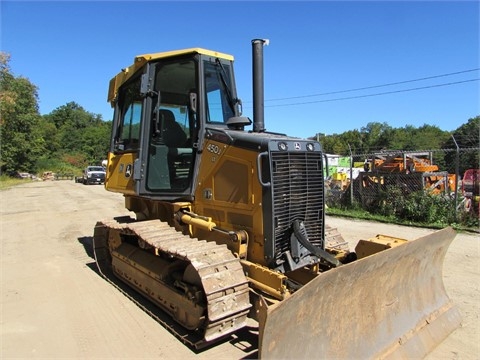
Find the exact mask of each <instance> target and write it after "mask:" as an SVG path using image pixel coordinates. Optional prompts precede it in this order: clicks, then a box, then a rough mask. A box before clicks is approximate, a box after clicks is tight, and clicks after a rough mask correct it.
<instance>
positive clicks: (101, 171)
mask: <svg viewBox="0 0 480 360" xmlns="http://www.w3.org/2000/svg"><path fill="white" fill-rule="evenodd" d="M105 176H106V172H105V168H103V167H102V166H87V167H86V168H85V170H84V171H83V181H82V182H83V184H84V185H90V184H103V183H105Z"/></svg>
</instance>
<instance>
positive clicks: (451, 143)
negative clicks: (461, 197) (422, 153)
mask: <svg viewBox="0 0 480 360" xmlns="http://www.w3.org/2000/svg"><path fill="white" fill-rule="evenodd" d="M455 142H456V143H455ZM457 145H458V147H459V148H460V149H462V148H477V149H478V148H479V147H480V116H476V117H474V118H471V119H468V121H467V123H466V124H463V125H462V126H460V127H459V128H458V129H457V130H455V131H454V132H453V134H452V136H451V137H449V138H448V139H446V140H445V142H444V143H443V146H444V147H445V148H450V149H456V148H457ZM456 156H457V153H456V152H449V153H447V154H446V155H445V164H446V170H447V171H448V172H449V173H452V174H454V173H455V161H456ZM458 156H459V174H460V175H462V174H463V173H464V172H465V170H467V169H478V168H480V152H479V151H478V150H477V151H467V152H460V153H459V154H458Z"/></svg>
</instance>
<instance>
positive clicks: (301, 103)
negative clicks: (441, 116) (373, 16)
mask: <svg viewBox="0 0 480 360" xmlns="http://www.w3.org/2000/svg"><path fill="white" fill-rule="evenodd" d="M478 80H480V78H476V79H469V80H463V81H455V82H449V83H443V84H436V85H429V86H421V87H416V88H410V89H403V90H393V91H385V92H381V93H375V94H367V95H357V96H347V97H341V98H335V99H326V100H313V101H304V102H296V103H288V104H276V105H265V107H279V106H293V105H305V104H316V103H324V102H333V101H342V100H352V99H361V98H366V97H373V96H380V95H388V94H397V93H402V92H409V91H417V90H424V89H431V88H437V87H444V86H451V85H457V84H463V83H468V82H472V81H478ZM377 87H380V85H379V86H377ZM370 88H371V87H370ZM347 91H354V90H344V91H343V92H347ZM337 93H338V92H337ZM309 96H310V95H309ZM311 96H313V95H311ZM317 96H318V95H317ZM305 97H306V96H305ZM297 98H299V97H297ZM285 99H286V98H285ZM289 99H293V97H292V98H289Z"/></svg>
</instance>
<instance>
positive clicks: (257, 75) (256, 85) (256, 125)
mask: <svg viewBox="0 0 480 360" xmlns="http://www.w3.org/2000/svg"><path fill="white" fill-rule="evenodd" d="M268 44H269V40H268V39H254V40H252V65H253V132H263V131H265V121H264V106H265V103H264V90H263V46H266V45H268Z"/></svg>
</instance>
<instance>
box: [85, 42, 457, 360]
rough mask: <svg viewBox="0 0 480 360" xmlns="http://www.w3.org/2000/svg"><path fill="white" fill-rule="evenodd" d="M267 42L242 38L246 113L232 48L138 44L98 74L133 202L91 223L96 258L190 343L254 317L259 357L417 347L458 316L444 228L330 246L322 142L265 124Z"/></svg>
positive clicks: (435, 338)
mask: <svg viewBox="0 0 480 360" xmlns="http://www.w3.org/2000/svg"><path fill="white" fill-rule="evenodd" d="M265 42H266V41H265V40H260V39H256V40H253V41H252V48H253V56H252V61H253V94H254V98H253V122H252V121H251V120H250V119H249V118H247V117H244V116H242V115H241V108H242V103H241V101H240V100H239V99H238V97H237V92H236V89H235V78H234V72H233V57H232V56H231V55H227V54H224V53H220V52H216V51H211V50H205V49H202V48H192V49H186V50H180V51H170V52H162V53H154V54H145V55H140V56H137V57H135V59H134V63H133V65H131V66H129V67H126V68H124V69H123V70H122V71H121V72H120V73H119V74H118V75H117V76H115V77H114V78H113V79H112V80H111V82H110V87H109V93H108V101H109V102H110V103H111V105H112V107H113V108H114V121H113V131H112V137H111V144H110V151H109V153H108V164H107V176H106V181H105V188H106V189H107V190H109V191H113V192H118V193H122V194H124V198H125V206H126V208H127V209H128V210H129V211H131V212H132V213H134V214H135V216H133V215H132V217H121V218H115V219H107V220H103V221H99V222H98V223H97V224H96V226H95V230H94V252H95V258H96V261H97V264H98V266H99V269H100V271H101V272H102V273H104V274H106V273H113V274H114V275H115V276H116V277H118V278H120V279H121V280H123V281H124V282H125V283H127V284H128V285H130V286H131V287H132V288H134V289H135V290H137V291H138V292H139V293H141V294H142V295H144V296H145V297H146V298H148V299H149V300H150V301H151V302H152V303H154V304H156V305H157V306H158V307H159V308H161V309H162V311H164V312H165V313H167V314H168V315H169V316H171V318H172V319H173V320H174V322H173V323H174V324H177V323H178V324H177V325H176V326H172V327H171V328H170V330H172V329H173V330H172V331H174V332H176V333H177V335H178V336H179V338H181V339H182V340H184V341H186V340H185V339H187V338H188V339H195V340H191V341H188V343H189V345H191V346H195V347H198V348H200V347H202V346H204V345H208V344H212V343H214V342H216V341H219V340H221V339H224V338H225V337H228V336H230V335H231V334H232V333H235V332H237V331H238V330H240V329H242V328H244V327H245V326H247V323H248V324H250V323H251V322H253V323H254V324H256V326H258V355H259V357H261V358H276V359H278V358H302V357H303V358H310V359H311V358H369V357H371V358H378V357H388V356H390V355H392V356H405V357H408V356H416V357H418V356H423V355H425V354H426V353H428V352H429V351H430V350H431V349H432V348H433V347H434V346H435V345H436V344H438V343H439V342H441V341H442V340H443V339H444V338H445V337H446V336H448V334H449V333H450V332H452V331H453V330H454V329H455V328H456V327H457V326H458V325H459V322H460V317H459V313H458V311H457V309H456V308H455V307H454V306H453V305H452V303H451V301H450V300H449V298H448V296H447V295H446V293H445V289H444V286H443V281H442V266H443V258H444V255H445V253H446V251H447V248H448V246H449V244H450V242H451V241H452V240H453V238H454V236H455V233H454V232H453V230H452V229H450V228H446V229H444V230H441V231H438V232H436V233H434V234H432V235H429V236H426V237H424V238H420V239H416V240H413V241H408V242H407V241H405V240H402V239H396V238H392V237H388V236H378V237H377V238H375V239H372V240H360V241H359V242H358V246H357V248H356V252H350V251H348V249H347V250H346V249H340V248H339V247H335V246H330V245H331V244H333V243H334V241H331V240H332V237H338V233H335V231H332V230H331V229H327V227H326V224H325V205H324V179H323V168H322V166H323V165H322V159H323V153H322V149H321V145H320V144H319V143H318V142H316V141H312V140H304V139H299V138H294V137H290V136H286V135H283V134H278V133H273V132H268V131H266V129H265V126H264V114H263V106H264V104H263V47H264V45H265ZM291 121H296V119H291ZM251 125H252V130H247V129H246V127H249V126H251ZM325 234H330V235H329V236H326V235H325ZM329 237H330V238H329ZM247 319H248V322H247ZM178 325H180V327H179V326H178ZM166 326H168V324H167V325H166ZM248 326H251V325H248ZM177 328H181V329H183V330H184V331H183V330H182V331H181V333H179V332H178V331H177V330H175V329H177ZM185 333H187V334H188V336H186V335H185Z"/></svg>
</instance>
